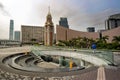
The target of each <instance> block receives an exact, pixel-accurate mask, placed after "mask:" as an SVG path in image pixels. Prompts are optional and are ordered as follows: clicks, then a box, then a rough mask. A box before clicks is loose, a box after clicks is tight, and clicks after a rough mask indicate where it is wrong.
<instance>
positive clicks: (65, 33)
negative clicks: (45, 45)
mask: <svg viewBox="0 0 120 80" xmlns="http://www.w3.org/2000/svg"><path fill="white" fill-rule="evenodd" d="M102 36H109V39H108V40H107V42H109V43H111V42H112V39H113V37H114V36H120V27H117V28H114V29H111V30H106V31H103V32H82V31H76V30H72V29H67V28H64V27H61V26H59V25H57V26H56V42H59V40H63V41H68V40H71V39H73V38H78V37H86V38H89V39H94V40H96V39H97V38H101V37H102Z"/></svg>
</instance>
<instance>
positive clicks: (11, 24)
mask: <svg viewBox="0 0 120 80" xmlns="http://www.w3.org/2000/svg"><path fill="white" fill-rule="evenodd" d="M13 32H14V20H10V29H9V40H13Z"/></svg>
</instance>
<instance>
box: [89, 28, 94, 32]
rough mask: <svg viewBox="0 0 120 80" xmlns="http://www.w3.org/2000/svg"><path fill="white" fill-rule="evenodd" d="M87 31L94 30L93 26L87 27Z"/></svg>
mask: <svg viewBox="0 0 120 80" xmlns="http://www.w3.org/2000/svg"><path fill="white" fill-rule="evenodd" d="M87 32H95V28H94V27H88V28H87Z"/></svg>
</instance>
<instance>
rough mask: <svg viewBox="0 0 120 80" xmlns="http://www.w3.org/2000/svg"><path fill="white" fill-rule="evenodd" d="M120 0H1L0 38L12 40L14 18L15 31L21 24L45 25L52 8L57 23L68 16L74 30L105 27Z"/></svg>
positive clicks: (119, 6)
mask: <svg viewBox="0 0 120 80" xmlns="http://www.w3.org/2000/svg"><path fill="white" fill-rule="evenodd" d="M119 3H120V0H0V39H8V36H9V23H10V19H13V20H14V30H21V25H34V26H44V24H45V21H46V15H47V13H48V7H49V6H50V12H51V15H52V19H53V23H54V26H56V24H59V20H60V17H67V19H68V23H69V26H70V29H73V30H78V31H86V28H87V27H95V29H96V31H97V30H99V29H104V28H105V20H106V19H107V18H108V17H109V16H110V15H113V14H117V13H119V12H120V5H119Z"/></svg>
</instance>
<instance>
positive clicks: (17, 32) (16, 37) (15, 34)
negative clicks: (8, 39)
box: [14, 31, 20, 41]
mask: <svg viewBox="0 0 120 80" xmlns="http://www.w3.org/2000/svg"><path fill="white" fill-rule="evenodd" d="M14 40H15V41H20V31H15V33H14Z"/></svg>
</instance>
